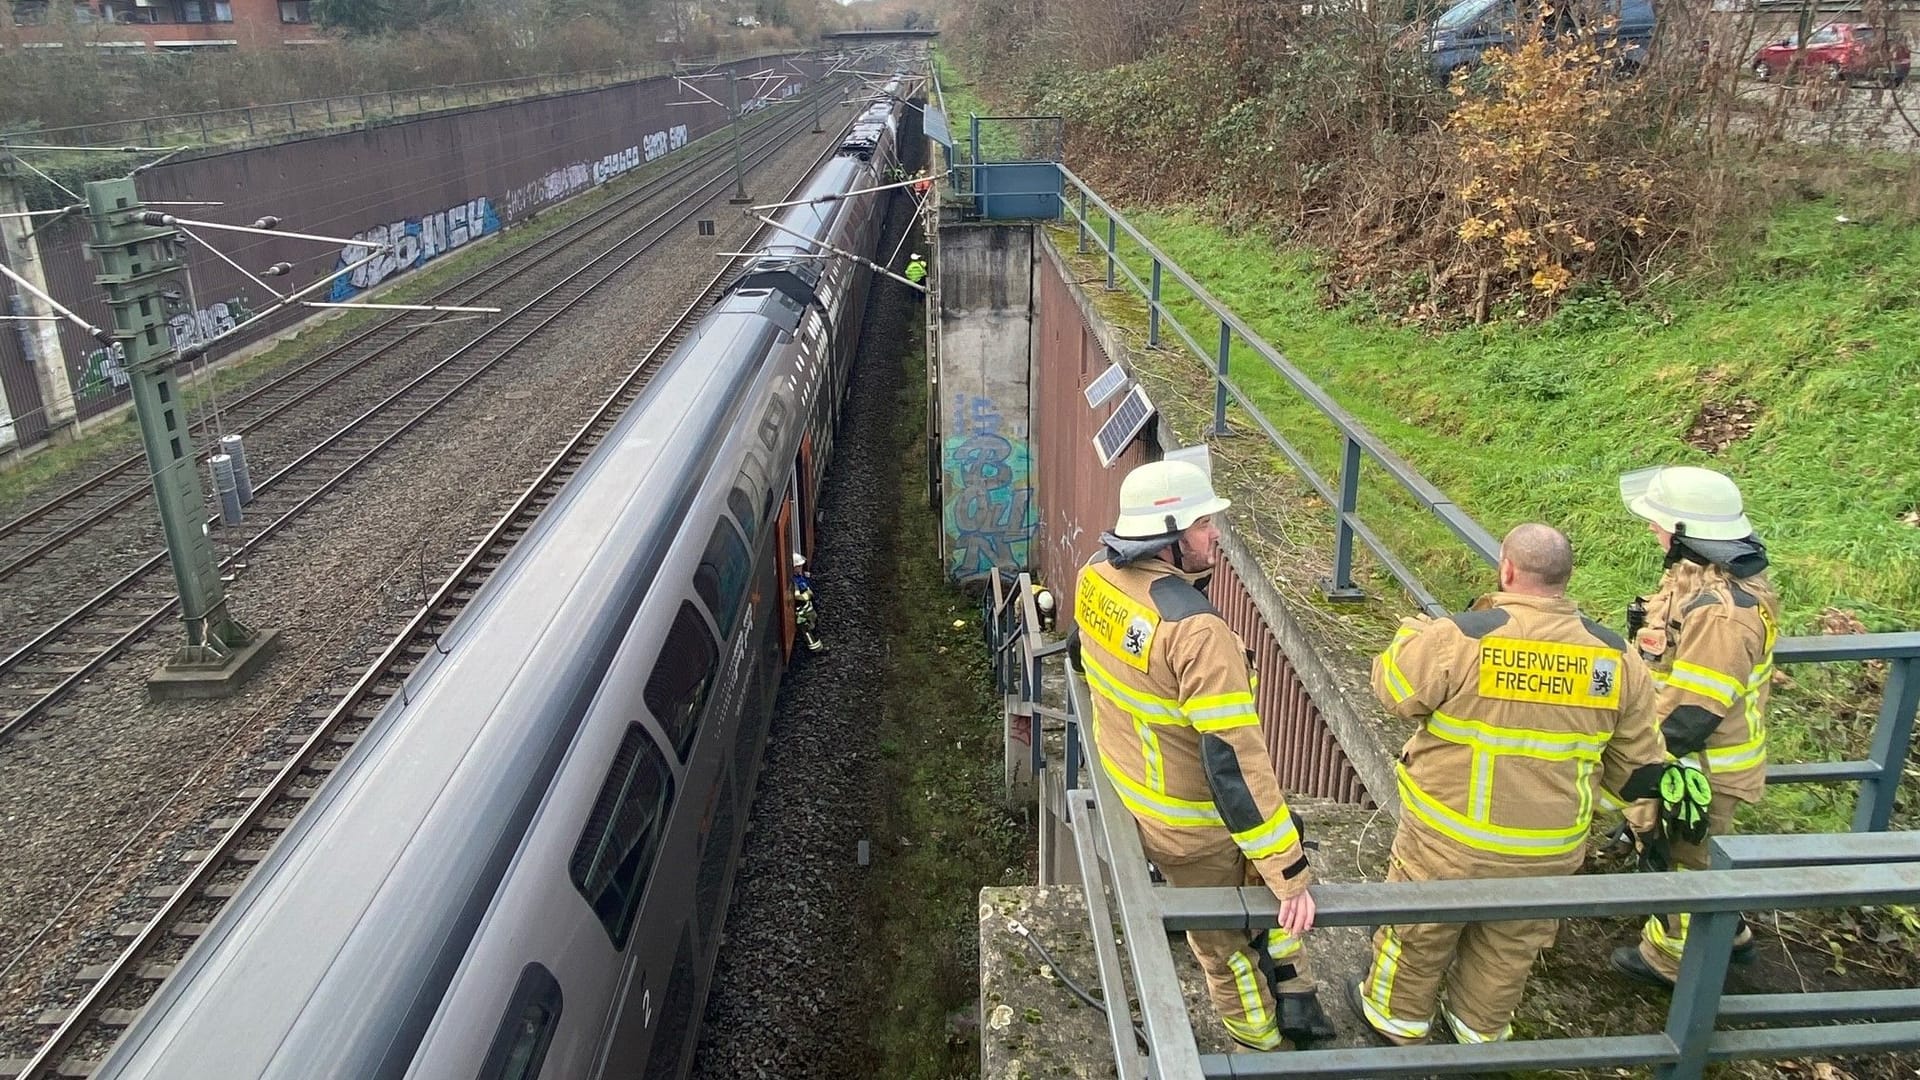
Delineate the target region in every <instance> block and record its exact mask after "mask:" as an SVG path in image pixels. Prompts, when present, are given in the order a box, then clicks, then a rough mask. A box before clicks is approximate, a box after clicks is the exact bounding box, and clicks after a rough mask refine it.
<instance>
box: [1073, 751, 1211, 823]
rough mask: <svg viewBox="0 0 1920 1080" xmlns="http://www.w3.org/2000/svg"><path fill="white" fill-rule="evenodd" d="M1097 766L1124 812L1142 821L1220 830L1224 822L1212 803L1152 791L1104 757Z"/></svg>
mask: <svg viewBox="0 0 1920 1080" xmlns="http://www.w3.org/2000/svg"><path fill="white" fill-rule="evenodd" d="M1100 763H1101V765H1102V766H1103V767H1104V768H1105V769H1106V773H1107V778H1108V779H1110V780H1112V781H1113V786H1114V790H1115V792H1116V793H1117V794H1119V796H1120V801H1121V802H1122V803H1125V804H1126V807H1127V809H1129V810H1131V811H1133V812H1134V813H1135V814H1137V815H1139V816H1140V817H1144V818H1151V819H1152V820H1154V821H1158V822H1160V823H1162V824H1165V825H1175V826H1181V827H1197V826H1211V827H1212V828H1216V829H1221V828H1225V827H1226V822H1224V821H1222V820H1221V819H1220V811H1218V810H1216V809H1214V806H1213V803H1212V802H1196V801H1193V800H1189V799H1176V798H1174V797H1173V796H1171V795H1166V794H1163V793H1161V792H1158V791H1154V790H1153V789H1152V788H1149V787H1147V786H1145V785H1144V784H1142V783H1141V782H1140V781H1138V780H1135V779H1134V778H1133V777H1131V776H1128V775H1127V774H1126V773H1124V772H1121V771H1120V768H1119V767H1118V766H1117V765H1115V764H1113V762H1112V760H1111V759H1109V758H1108V757H1107V756H1106V755H1105V754H1102V755H1100Z"/></svg>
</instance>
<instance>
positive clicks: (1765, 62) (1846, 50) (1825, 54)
mask: <svg viewBox="0 0 1920 1080" xmlns="http://www.w3.org/2000/svg"><path fill="white" fill-rule="evenodd" d="M1912 69H1913V53H1912V51H1911V50H1910V49H1908V48H1907V42H1906V39H1905V37H1904V36H1903V35H1901V34H1900V33H1899V32H1898V31H1891V30H1888V29H1887V28H1886V27H1884V26H1870V25H1867V24H1866V23H1829V24H1828V25H1826V26H1823V27H1821V28H1820V29H1818V30H1815V31H1814V32H1813V33H1812V34H1809V35H1808V36H1807V47H1806V49H1805V50H1802V49H1801V48H1800V47H1799V45H1798V43H1796V42H1795V41H1794V40H1793V39H1791V38H1785V39H1782V40H1780V41H1776V42H1774V43H1773V44H1771V45H1768V46H1767V47H1766V48H1764V49H1761V50H1760V51H1759V52H1757V53H1755V54H1754V56H1753V74H1754V77H1755V78H1757V79H1760V80H1762V81H1765V80H1768V79H1780V78H1791V77H1793V76H1795V75H1798V74H1800V72H1801V71H1802V70H1806V71H1816V72H1820V73H1821V74H1823V75H1825V76H1826V78H1827V79H1829V80H1830V81H1832V82H1853V81H1855V80H1863V81H1871V82H1877V83H1879V84H1880V85H1882V86H1899V85H1900V84H1901V83H1904V82H1906V81H1907V73H1908V72H1909V71H1911V70H1912Z"/></svg>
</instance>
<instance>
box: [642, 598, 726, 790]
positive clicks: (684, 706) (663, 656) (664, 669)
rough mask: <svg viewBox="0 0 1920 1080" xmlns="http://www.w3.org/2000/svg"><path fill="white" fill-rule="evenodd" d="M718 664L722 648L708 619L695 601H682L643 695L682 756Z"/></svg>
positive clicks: (704, 702)
mask: <svg viewBox="0 0 1920 1080" xmlns="http://www.w3.org/2000/svg"><path fill="white" fill-rule="evenodd" d="M719 664H720V646H719V644H718V643H716V642H715V641H714V640H713V632H712V631H710V630H708V629H707V623H706V620H705V619H702V618H701V617H700V610H699V609H698V608H696V607H694V606H693V601H691V600H685V601H682V602H681V604H680V611H679V613H678V614H676V615H675V616H674V617H673V629H671V630H669V631H667V643H666V644H665V645H662V646H661V647H660V658H659V659H658V660H655V661H654V662H653V674H651V675H649V676H647V688H646V690H645V691H644V692H643V695H642V696H643V697H645V698H646V702H647V710H648V711H649V712H651V713H653V716H654V719H656V720H658V721H660V726H661V727H662V728H664V729H666V732H667V738H668V739H671V740H672V741H673V745H674V748H675V749H677V750H679V751H680V755H681V756H682V757H685V756H686V753H687V747H688V746H689V745H691V744H692V743H693V733H694V731H695V729H696V726H697V725H698V722H699V720H700V710H701V708H702V707H703V706H705V705H706V703H707V692H708V691H710V690H712V689H713V673H714V669H715V668H717V667H718V666H719Z"/></svg>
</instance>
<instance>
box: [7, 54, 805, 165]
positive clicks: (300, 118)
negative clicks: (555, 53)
mask: <svg viewBox="0 0 1920 1080" xmlns="http://www.w3.org/2000/svg"><path fill="white" fill-rule="evenodd" d="M794 55H797V54H796V53H794V52H792V51H790V50H784V51H779V52H756V53H741V54H738V55H730V54H722V55H720V56H717V57H712V58H705V59H701V60H699V61H693V62H697V63H701V64H709V63H712V64H722V63H733V62H737V61H741V60H754V59H759V58H761V57H766V58H774V57H781V56H794ZM688 62H689V61H678V62H676V61H671V60H651V61H645V62H642V63H637V64H621V65H617V66H615V67H606V68H590V69H588V70H586V71H575V72H565V73H554V74H547V75H522V76H518V77H516V78H511V79H489V80H486V81H484V82H470V83H452V84H448V85H445V86H416V87H410V88H406V89H393V90H372V91H368V92H365V93H358V94H337V95H334V96H331V97H321V98H307V99H304V100H299V101H278V102H273V103H271V104H265V105H242V106H236V107H234V108H229V109H208V110H205V111H202V112H190V113H176V114H173V115H169V116H141V117H133V118H130V119H126V120H106V121H100V122H97V123H92V124H75V125H71V126H67V127H55V128H22V129H19V130H13V131H7V132H4V133H0V151H4V150H5V149H6V147H7V144H8V143H17V144H22V145H25V144H27V143H32V144H35V145H44V144H54V145H60V146H99V147H114V146H130V145H135V144H137V145H140V146H167V145H173V144H174V143H177V142H178V141H180V140H181V139H188V140H196V141H195V145H197V146H211V145H214V144H217V143H224V142H238V141H241V140H243V139H254V138H261V137H265V136H278V135H308V134H315V133H318V132H322V131H328V130H332V129H334V128H337V127H341V126H345V125H352V124H364V123H377V122H382V121H391V120H397V119H399V118H401V117H405V116H418V115H420V114H422V113H429V112H437V111H439V110H441V109H454V108H464V107H466V106H469V105H484V104H488V103H490V102H502V101H517V100H520V99H522V98H531V97H538V96H540V95H543V94H558V93H565V92H567V91H573V90H594V89H599V88H601V87H606V86H615V85H618V84H620V83H628V82H638V81H640V80H642V79H654V78H659V77H661V76H663V75H671V74H673V73H674V71H676V70H678V69H680V68H681V67H682V65H684V64H685V63H688Z"/></svg>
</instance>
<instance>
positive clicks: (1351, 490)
mask: <svg viewBox="0 0 1920 1080" xmlns="http://www.w3.org/2000/svg"><path fill="white" fill-rule="evenodd" d="M1341 438H1342V440H1343V443H1344V451H1343V453H1342V454H1341V456H1340V506H1339V515H1340V516H1339V520H1338V521H1337V522H1336V523H1335V527H1334V532H1333V578H1332V580H1330V581H1329V582H1327V584H1326V586H1325V587H1324V588H1322V590H1321V591H1322V592H1323V593H1325V594H1326V597H1327V599H1329V600H1356V599H1360V598H1362V597H1364V596H1365V595H1366V594H1365V593H1363V592H1361V590H1360V589H1359V588H1358V587H1356V586H1355V585H1354V583H1353V516H1354V514H1355V513H1357V512H1358V511H1359V508H1360V444H1359V442H1357V441H1355V439H1354V437H1353V435H1352V433H1351V432H1343V433H1342V435H1341Z"/></svg>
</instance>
